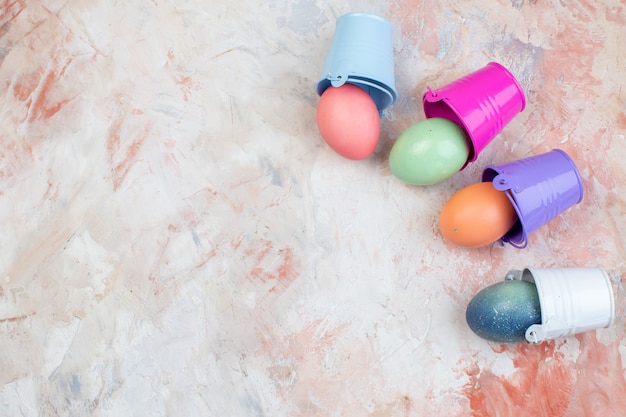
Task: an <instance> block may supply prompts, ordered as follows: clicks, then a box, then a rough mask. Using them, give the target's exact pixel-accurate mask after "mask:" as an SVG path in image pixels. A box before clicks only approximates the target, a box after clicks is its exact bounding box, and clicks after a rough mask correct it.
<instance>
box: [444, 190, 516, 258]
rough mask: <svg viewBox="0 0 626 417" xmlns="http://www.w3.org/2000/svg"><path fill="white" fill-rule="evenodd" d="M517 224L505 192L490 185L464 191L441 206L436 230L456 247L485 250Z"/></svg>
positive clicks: (514, 213) (513, 210)
mask: <svg viewBox="0 0 626 417" xmlns="http://www.w3.org/2000/svg"><path fill="white" fill-rule="evenodd" d="M515 222H517V213H516V212H515V209H514V208H513V205H512V204H511V202H510V201H509V199H508V197H507V196H506V194H505V192H504V191H500V190H496V189H495V188H494V187H493V185H492V184H491V182H480V183H477V184H473V185H470V186H468V187H465V188H463V189H462V190H460V191H458V192H457V193H456V194H454V195H453V196H452V197H451V198H450V200H448V202H447V203H446V204H445V205H444V206H443V209H442V210H441V216H440V217H439V230H441V234H442V235H443V237H445V238H446V239H448V240H450V241H451V242H454V243H456V244H457V245H459V246H464V247H467V248H476V247H479V246H485V245H488V244H490V243H492V242H495V241H496V240H498V239H500V238H501V237H502V236H504V235H505V234H506V233H507V232H508V231H509V230H511V228H512V227H513V225H515Z"/></svg>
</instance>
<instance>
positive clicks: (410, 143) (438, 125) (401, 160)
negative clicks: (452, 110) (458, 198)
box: [389, 117, 469, 185]
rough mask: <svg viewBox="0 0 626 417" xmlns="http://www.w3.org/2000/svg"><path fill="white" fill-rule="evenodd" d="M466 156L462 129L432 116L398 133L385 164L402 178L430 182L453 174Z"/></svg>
mask: <svg viewBox="0 0 626 417" xmlns="http://www.w3.org/2000/svg"><path fill="white" fill-rule="evenodd" d="M468 155H469V147H468V144H467V140H466V138H465V132H464V131H463V129H462V128H461V127H460V126H459V125H457V124H456V123H454V122H452V121H450V120H448V119H443V118H438V117H433V118H430V119H426V120H423V121H421V122H419V123H416V124H414V125H413V126H411V127H409V128H408V129H407V130H405V131H404V132H403V133H402V134H401V135H400V137H399V138H398V140H397V141H396V143H395V144H394V145H393V148H392V149H391V153H390V154H389V167H390V168H391V172H393V175H395V176H396V177H398V178H399V179H401V180H402V181H405V182H408V183H409V184H414V185H431V184H436V183H438V182H440V181H443V180H445V179H446V178H449V177H451V176H452V175H454V174H455V173H457V172H458V171H459V170H460V169H461V167H463V165H465V162H466V161H467V157H468Z"/></svg>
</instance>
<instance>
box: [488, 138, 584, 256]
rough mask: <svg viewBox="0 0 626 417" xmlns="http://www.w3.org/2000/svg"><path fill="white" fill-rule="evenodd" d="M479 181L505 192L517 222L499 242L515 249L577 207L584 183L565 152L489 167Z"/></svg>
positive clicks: (559, 151) (556, 150)
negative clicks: (515, 214) (555, 219)
mask: <svg viewBox="0 0 626 417" xmlns="http://www.w3.org/2000/svg"><path fill="white" fill-rule="evenodd" d="M482 181H483V182H487V181H491V182H492V183H493V186H494V188H496V189H498V190H501V191H505V192H506V194H507V197H508V198H509V200H510V201H511V203H512V204H513V207H514V208H515V211H516V212H517V216H518V221H517V223H516V224H515V225H514V226H513V228H512V229H511V230H509V232H507V233H506V234H505V235H504V236H503V237H502V238H501V239H500V240H502V241H503V242H508V243H509V244H511V245H512V246H515V247H517V248H524V247H526V246H527V245H528V235H530V234H531V233H532V232H534V231H535V230H537V229H538V228H540V227H541V226H543V225H544V224H546V223H548V222H549V221H550V220H552V219H553V218H555V217H556V216H558V215H559V214H561V213H563V212H564V211H565V210H567V209H568V208H570V207H571V206H573V205H574V204H577V203H580V202H581V201H582V199H583V182H582V179H581V178H580V173H579V172H578V169H577V168H576V165H575V164H574V161H572V159H571V158H570V157H569V155H567V154H566V153H565V152H564V151H562V150H560V149H554V150H552V151H550V152H547V153H544V154H541V155H536V156H531V157H529V158H525V159H520V160H518V161H514V162H510V163H508V164H503V165H495V166H494V165H488V166H487V167H485V169H484V170H483V175H482Z"/></svg>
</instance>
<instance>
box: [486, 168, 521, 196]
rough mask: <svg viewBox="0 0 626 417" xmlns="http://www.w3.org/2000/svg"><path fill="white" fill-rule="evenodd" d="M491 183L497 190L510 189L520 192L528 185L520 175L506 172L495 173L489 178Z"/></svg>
mask: <svg viewBox="0 0 626 417" xmlns="http://www.w3.org/2000/svg"><path fill="white" fill-rule="evenodd" d="M491 183H492V184H493V188H495V189H496V190H498V191H507V190H511V191H514V192H516V193H521V192H522V191H524V190H525V189H526V188H527V187H528V186H529V185H530V184H526V182H525V181H524V178H523V177H522V176H521V175H509V174H506V173H501V174H498V175H496V176H495V177H494V178H493V179H492V180H491Z"/></svg>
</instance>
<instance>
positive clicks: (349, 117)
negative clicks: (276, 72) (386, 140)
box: [317, 84, 380, 160]
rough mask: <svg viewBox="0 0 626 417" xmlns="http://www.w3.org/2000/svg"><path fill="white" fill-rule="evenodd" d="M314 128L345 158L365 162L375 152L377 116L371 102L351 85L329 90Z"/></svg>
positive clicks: (325, 94)
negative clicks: (316, 127) (363, 160)
mask: <svg viewBox="0 0 626 417" xmlns="http://www.w3.org/2000/svg"><path fill="white" fill-rule="evenodd" d="M317 126H318V128H319V130H320V133H321V134H322V137H323V138H324V140H325V141H326V143H327V144H328V146H330V147H331V148H332V149H333V150H334V151H335V152H337V153H338V154H339V155H341V156H343V157H345V158H348V159H355V160H356V159H365V158H367V157H368V156H370V155H371V154H372V152H374V149H376V145H377V144H378V137H379V135H380V116H379V115H378V109H377V108H376V104H374V100H372V98H371V97H370V96H369V94H367V93H366V92H365V91H364V90H363V89H362V88H360V87H357V86H355V85H352V84H344V85H342V86H341V87H329V88H328V89H326V91H324V93H323V94H322V97H321V98H320V101H319V104H318V105H317Z"/></svg>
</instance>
